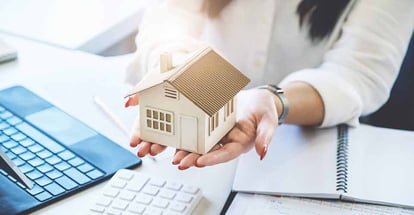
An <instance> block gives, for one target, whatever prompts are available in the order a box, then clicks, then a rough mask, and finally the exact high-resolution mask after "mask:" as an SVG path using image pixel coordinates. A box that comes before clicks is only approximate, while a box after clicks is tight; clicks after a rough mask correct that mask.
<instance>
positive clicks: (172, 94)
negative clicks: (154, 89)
mask: <svg viewBox="0 0 414 215" xmlns="http://www.w3.org/2000/svg"><path fill="white" fill-rule="evenodd" d="M164 96H165V97H167V98H170V99H178V91H177V90H175V89H172V88H167V87H166V88H164Z"/></svg>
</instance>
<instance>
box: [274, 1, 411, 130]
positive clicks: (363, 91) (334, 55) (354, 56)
mask: <svg viewBox="0 0 414 215" xmlns="http://www.w3.org/2000/svg"><path fill="white" fill-rule="evenodd" d="M413 29H414V1H413V0H397V1H396V0H361V1H358V2H357V3H356V5H355V6H354V8H353V10H352V11H351V12H350V14H349V16H348V19H347V21H346V22H345V23H344V25H343V27H342V32H341V35H340V37H339V38H338V40H337V41H336V43H335V44H334V46H333V47H332V48H331V49H330V50H329V51H328V52H327V53H326V54H325V55H324V60H323V63H322V64H321V66H320V67H318V68H315V69H304V70H300V71H297V72H294V73H291V74H290V75H288V76H287V77H286V78H285V79H284V80H283V81H282V82H281V86H283V85H286V84H287V83H289V82H295V81H302V82H306V83H309V84H310V85H312V86H313V87H314V88H315V89H316V90H317V91H318V92H319V94H320V96H321V97H322V100H323V103H324V108H325V116H324V119H323V123H322V125H321V126H322V127H327V126H333V125H336V124H338V123H347V124H349V125H354V126H356V125H358V123H359V121H358V118H359V116H360V115H361V114H362V115H364V114H369V113H372V112H374V111H375V110H377V109H378V108H380V107H381V105H383V104H384V103H385V102H386V100H387V99H388V97H389V94H390V91H391V88H392V85H393V83H394V81H395V79H396V77H397V75H398V72H399V69H400V66H401V63H402V60H403V58H404V56H405V52H406V50H407V47H408V43H409V41H410V36H411V34H412V32H413ZM309 54H312V53H309Z"/></svg>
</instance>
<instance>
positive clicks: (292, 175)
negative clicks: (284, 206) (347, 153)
mask: <svg viewBox="0 0 414 215" xmlns="http://www.w3.org/2000/svg"><path fill="white" fill-rule="evenodd" d="M315 129H316V128H303V127H299V126H293V125H282V126H280V127H279V128H278V129H277V130H276V134H275V136H274V138H273V140H272V143H271V144H270V145H269V149H268V153H267V155H266V157H265V159H264V160H262V161H261V160H260V159H259V156H258V155H257V154H256V151H255V150H251V151H250V152H249V153H247V154H245V155H242V156H241V157H240V160H239V163H238V167H237V171H236V175H235V179H234V184H233V189H234V190H235V191H244V192H255V193H273V194H274V193H277V194H286V195H289V194H294V195H297V196H318V197H326V198H339V193H337V192H336V147H337V146H336V144H337V140H336V138H337V132H336V128H330V129H317V130H318V133H317V135H315Z"/></svg>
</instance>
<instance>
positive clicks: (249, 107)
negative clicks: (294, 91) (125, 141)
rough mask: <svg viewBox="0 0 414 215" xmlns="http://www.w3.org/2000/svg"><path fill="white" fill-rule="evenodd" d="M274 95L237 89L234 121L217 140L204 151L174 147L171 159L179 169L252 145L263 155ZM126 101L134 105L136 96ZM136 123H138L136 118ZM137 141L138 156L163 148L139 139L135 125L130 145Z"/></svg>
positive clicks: (273, 119)
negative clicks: (215, 143) (176, 148)
mask: <svg viewBox="0 0 414 215" xmlns="http://www.w3.org/2000/svg"><path fill="white" fill-rule="evenodd" d="M276 99H277V98H276V96H274V95H273V93H271V92H269V91H268V90H264V89H251V90H245V91H241V92H240V93H239V94H238V95H237V121H236V125H235V126H234V128H233V129H232V130H230V132H229V133H228V134H226V135H225V136H224V137H223V139H222V140H221V141H220V143H219V144H218V145H217V146H215V147H214V148H213V149H212V150H211V151H210V152H208V153H206V154H204V155H200V154H196V153H191V152H187V151H183V150H177V151H176V153H175V156H174V158H173V161H172V163H173V164H174V165H179V166H178V168H179V169H180V170H184V169H187V168H189V167H192V166H196V167H204V166H211V165H215V164H218V163H224V162H227V161H229V160H232V159H234V158H236V157H238V156H239V155H241V154H242V153H245V152H247V151H249V150H250V149H252V148H253V147H255V149H256V152H257V154H258V155H259V158H260V159H263V158H264V157H265V155H266V152H267V148H268V146H269V144H270V141H271V139H272V136H273V133H274V131H275V129H276V127H277V126H278V113H277V109H276V101H275V100H276ZM128 101H129V102H127V103H129V105H137V104H138V97H137V96H134V97H132V98H130V99H129V100H128ZM136 124H137V125H139V123H138V122H136ZM138 145H140V146H141V147H140V149H139V150H138V152H137V155H138V156H139V157H143V156H145V155H147V154H150V155H153V156H154V155H156V154H158V153H160V152H162V151H163V150H164V149H165V148H166V147H165V146H161V145H159V144H153V143H149V142H145V141H141V139H140V135H139V127H138V126H135V128H134V131H133V135H132V138H131V141H130V146H132V147H136V146H138ZM221 146H222V147H221Z"/></svg>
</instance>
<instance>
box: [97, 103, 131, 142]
mask: <svg viewBox="0 0 414 215" xmlns="http://www.w3.org/2000/svg"><path fill="white" fill-rule="evenodd" d="M93 100H94V102H95V104H97V105H98V107H99V108H101V110H102V111H103V112H104V113H105V114H106V115H108V117H109V118H110V119H111V120H112V122H113V123H115V125H116V126H117V127H118V128H119V129H120V130H121V131H122V132H123V133H124V134H125V135H126V136H127V137H128V138H129V137H130V136H131V135H130V133H129V131H128V129H127V128H126V127H125V125H124V124H123V123H122V122H121V120H120V119H119V118H118V117H117V116H116V115H115V114H114V113H112V111H111V110H109V108H108V107H107V106H106V105H105V103H103V102H102V100H101V99H99V98H98V97H97V96H94V97H93Z"/></svg>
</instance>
